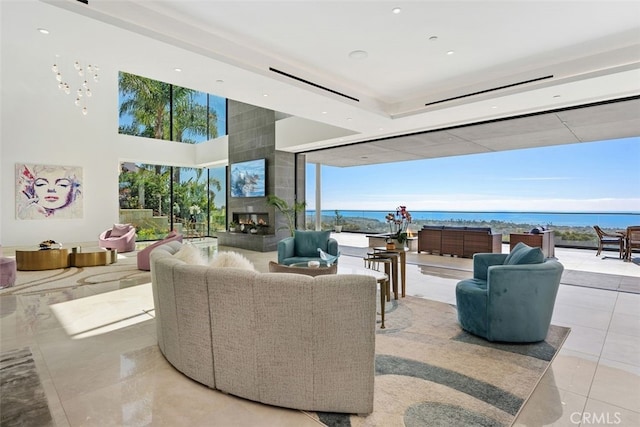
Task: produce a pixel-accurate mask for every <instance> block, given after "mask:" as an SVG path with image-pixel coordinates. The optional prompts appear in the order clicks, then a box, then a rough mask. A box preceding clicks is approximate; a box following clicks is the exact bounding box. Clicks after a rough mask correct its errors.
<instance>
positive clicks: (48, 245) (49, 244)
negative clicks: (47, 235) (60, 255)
mask: <svg viewBox="0 0 640 427" xmlns="http://www.w3.org/2000/svg"><path fill="white" fill-rule="evenodd" d="M60 248H62V243H57V242H56V241H55V240H45V241H43V242H40V250H47V249H60Z"/></svg>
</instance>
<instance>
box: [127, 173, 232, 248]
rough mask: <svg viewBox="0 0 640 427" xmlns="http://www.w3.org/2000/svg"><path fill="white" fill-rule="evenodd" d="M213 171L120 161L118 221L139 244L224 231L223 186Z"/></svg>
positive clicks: (221, 176) (222, 174)
mask: <svg viewBox="0 0 640 427" xmlns="http://www.w3.org/2000/svg"><path fill="white" fill-rule="evenodd" d="M219 169H222V171H220V170H218V169H215V168H214V169H208V168H184V167H171V166H165V165H149V164H142V163H123V164H122V165H121V171H120V180H119V182H120V189H119V200H120V222H122V223H131V224H133V225H134V226H135V227H136V230H137V233H138V240H155V239H159V238H162V237H164V236H165V235H166V234H167V233H168V232H169V231H170V230H176V231H178V232H181V233H183V234H185V236H187V237H203V236H208V235H211V234H212V233H213V232H215V231H216V230H224V229H225V223H226V221H225V220H226V217H225V197H224V192H223V191H222V189H224V188H226V183H225V182H224V176H225V174H224V173H223V170H224V168H219Z"/></svg>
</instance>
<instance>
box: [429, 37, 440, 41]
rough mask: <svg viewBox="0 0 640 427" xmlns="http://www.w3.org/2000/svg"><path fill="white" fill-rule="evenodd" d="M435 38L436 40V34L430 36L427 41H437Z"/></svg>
mask: <svg viewBox="0 0 640 427" xmlns="http://www.w3.org/2000/svg"><path fill="white" fill-rule="evenodd" d="M437 40H438V36H431V37H429V41H430V42H435V41H437Z"/></svg>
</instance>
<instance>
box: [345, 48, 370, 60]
mask: <svg viewBox="0 0 640 427" xmlns="http://www.w3.org/2000/svg"><path fill="white" fill-rule="evenodd" d="M367 56H369V54H368V53H367V52H366V51H364V50H354V51H352V52H349V58H351V59H365V58H366V57H367Z"/></svg>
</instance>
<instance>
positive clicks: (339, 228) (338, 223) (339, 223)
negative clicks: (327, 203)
mask: <svg viewBox="0 0 640 427" xmlns="http://www.w3.org/2000/svg"><path fill="white" fill-rule="evenodd" d="M335 213H336V225H335V227H334V230H335V232H336V233H340V232H342V222H343V220H342V218H343V217H342V215H340V212H339V211H338V210H337V209H336V211H335Z"/></svg>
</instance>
